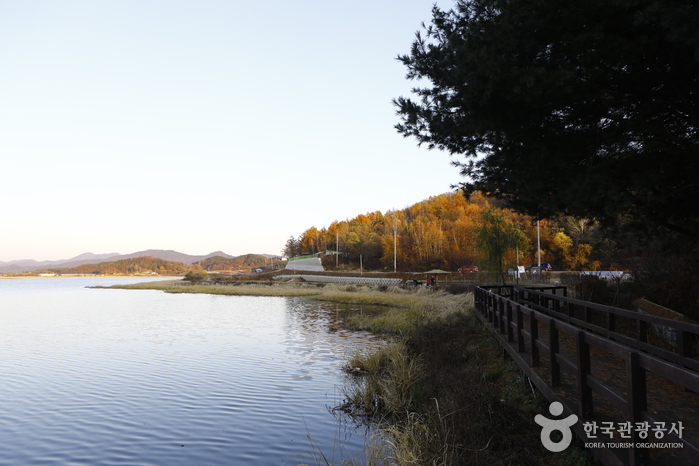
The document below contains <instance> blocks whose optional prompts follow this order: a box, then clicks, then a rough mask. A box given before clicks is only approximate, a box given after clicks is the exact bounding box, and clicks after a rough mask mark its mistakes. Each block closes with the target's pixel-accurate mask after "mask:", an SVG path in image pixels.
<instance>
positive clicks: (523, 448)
mask: <svg viewBox="0 0 699 466" xmlns="http://www.w3.org/2000/svg"><path fill="white" fill-rule="evenodd" d="M391 312H392V311H391V310H389V311H387V314H388V313H391ZM416 315H417V318H418V320H419V323H417V324H411V325H405V324H404V323H398V324H396V326H395V329H396V330H398V329H404V328H408V331H407V332H404V333H403V334H402V335H401V337H400V338H399V341H398V342H396V343H394V344H391V345H387V346H386V347H385V348H380V349H377V350H375V351H374V352H371V353H357V354H353V355H351V356H350V357H349V358H348V361H347V363H346V365H345V371H346V372H347V373H348V374H351V377H352V378H353V379H354V380H351V381H350V382H348V386H347V387H348V388H347V392H346V400H347V405H345V406H343V408H344V409H345V410H346V411H347V412H349V413H354V414H355V415H364V416H368V417H369V418H370V419H371V420H372V421H373V422H376V423H378V425H379V426H380V428H379V432H380V433H381V435H383V437H384V439H385V444H386V445H388V450H389V456H388V457H387V458H386V461H387V463H388V464H395V465H455V464H458V465H480V464H515V465H516V464H535V465H536V464H569V465H581V464H596V460H595V459H594V458H593V457H592V456H591V455H590V454H589V452H586V451H584V450H581V449H579V448H576V447H570V448H569V449H568V450H566V451H565V452H563V453H551V452H548V451H547V450H545V449H544V447H543V446H542V445H541V441H540V438H539V436H540V433H541V429H540V428H539V426H538V425H536V424H535V423H534V422H533V419H534V416H535V415H536V414H540V413H545V412H546V410H547V409H548V403H547V402H546V400H545V398H544V397H543V396H542V395H541V394H539V393H538V392H536V391H534V390H533V389H532V387H531V385H530V384H529V382H528V381H527V379H526V377H525V376H524V375H523V374H522V373H521V371H520V370H519V368H518V367H517V366H516V365H515V364H514V363H512V362H511V361H507V360H504V359H503V358H502V349H501V348H500V347H499V346H498V344H497V343H496V342H495V340H494V339H493V338H492V337H491V336H490V334H489V333H488V331H487V329H485V328H483V326H482V324H481V323H480V321H478V319H477V318H476V317H475V316H474V315H473V313H472V312H463V311H461V312H448V311H446V310H445V311H444V312H441V313H439V312H437V313H429V312H428V313H427V314H426V315H425V314H422V313H420V312H418V313H417V314H416ZM384 317H385V316H383V315H379V316H374V317H368V318H366V319H365V324H366V325H367V328H372V321H373V322H376V323H377V328H379V329H381V330H382V331H384V330H385V329H386V328H387V324H386V322H388V321H389V320H387V319H385V318H384ZM389 400H390V401H389ZM384 452H385V451H384Z"/></svg>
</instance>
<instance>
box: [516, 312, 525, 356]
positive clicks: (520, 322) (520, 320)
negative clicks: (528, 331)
mask: <svg viewBox="0 0 699 466" xmlns="http://www.w3.org/2000/svg"><path fill="white" fill-rule="evenodd" d="M522 327H524V313H523V312H522V305H521V304H517V352H519V353H524V335H523V334H522Z"/></svg>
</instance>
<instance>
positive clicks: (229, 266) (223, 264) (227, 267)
mask: <svg viewBox="0 0 699 466" xmlns="http://www.w3.org/2000/svg"><path fill="white" fill-rule="evenodd" d="M194 264H195V265H198V266H200V267H202V268H203V269H204V270H207V271H219V272H225V271H233V270H243V271H245V272H249V271H250V269H251V268H254V267H264V266H266V265H269V264H270V259H268V258H267V257H265V256H262V255H260V254H245V255H242V256H237V257H230V258H228V257H222V256H216V257H209V258H208V259H205V260H203V261H198V262H195V263H194Z"/></svg>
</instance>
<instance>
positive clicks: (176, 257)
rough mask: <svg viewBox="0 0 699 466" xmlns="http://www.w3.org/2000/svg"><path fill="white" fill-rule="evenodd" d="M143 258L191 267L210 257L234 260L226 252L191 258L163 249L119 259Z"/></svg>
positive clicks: (135, 253) (140, 252) (141, 252)
mask: <svg viewBox="0 0 699 466" xmlns="http://www.w3.org/2000/svg"><path fill="white" fill-rule="evenodd" d="M143 256H149V257H154V258H156V259H163V260H166V261H172V262H182V263H183V264H186V265H190V264H193V263H194V262H198V261H203V260H204V259H208V258H209V257H215V256H221V257H226V258H229V259H230V258H232V257H233V256H229V255H228V254H226V253H225V252H222V251H216V252H212V253H209V254H206V255H204V256H191V255H189V254H183V253H181V252H177V251H173V250H163V249H148V250H146V251H139V252H134V253H133V254H126V255H123V256H119V257H118V259H131V258H134V257H143Z"/></svg>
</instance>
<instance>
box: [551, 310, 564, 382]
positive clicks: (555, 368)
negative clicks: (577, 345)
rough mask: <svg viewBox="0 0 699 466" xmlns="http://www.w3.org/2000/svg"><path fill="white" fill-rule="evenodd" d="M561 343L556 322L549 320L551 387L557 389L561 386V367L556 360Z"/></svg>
mask: <svg viewBox="0 0 699 466" xmlns="http://www.w3.org/2000/svg"><path fill="white" fill-rule="evenodd" d="M559 351H560V349H559V341H558V329H557V328H556V320H555V319H549V360H550V362H551V386H552V387H557V386H559V385H560V384H561V365H560V364H559V363H558V361H557V360H556V356H557V355H558V352H559Z"/></svg>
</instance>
